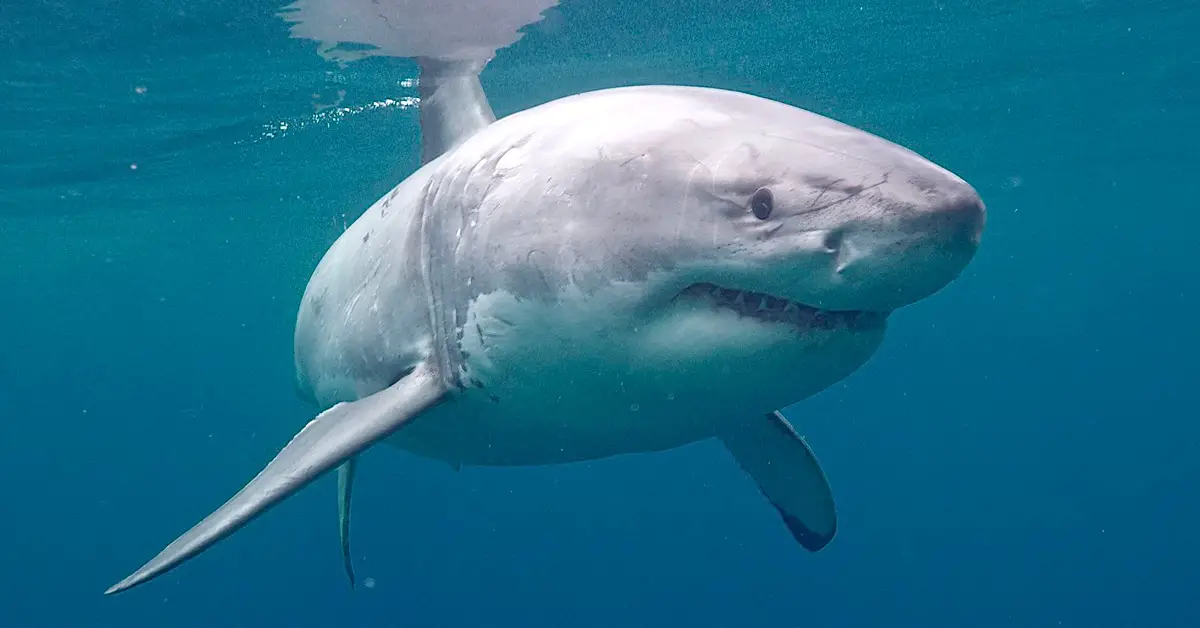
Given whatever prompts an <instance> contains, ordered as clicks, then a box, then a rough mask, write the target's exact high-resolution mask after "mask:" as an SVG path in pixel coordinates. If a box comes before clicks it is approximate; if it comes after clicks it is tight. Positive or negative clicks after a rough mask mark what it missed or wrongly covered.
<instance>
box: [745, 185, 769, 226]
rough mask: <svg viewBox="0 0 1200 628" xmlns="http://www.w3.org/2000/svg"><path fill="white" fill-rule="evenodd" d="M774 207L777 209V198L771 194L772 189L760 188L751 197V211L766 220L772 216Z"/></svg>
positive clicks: (755, 215)
mask: <svg viewBox="0 0 1200 628" xmlns="http://www.w3.org/2000/svg"><path fill="white" fill-rule="evenodd" d="M773 209H775V198H774V197H773V196H772V195H771V190H768V189H767V188H758V191H757V192H755V193H754V196H751V197H750V211H752V212H754V217H755V218H757V219H759V220H766V219H768V218H770V217H771V210H773Z"/></svg>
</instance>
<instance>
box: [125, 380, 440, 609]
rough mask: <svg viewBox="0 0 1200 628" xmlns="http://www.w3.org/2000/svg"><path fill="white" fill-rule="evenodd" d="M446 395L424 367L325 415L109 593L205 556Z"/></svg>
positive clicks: (316, 419) (303, 430)
mask: <svg viewBox="0 0 1200 628" xmlns="http://www.w3.org/2000/svg"><path fill="white" fill-rule="evenodd" d="M445 394H446V386H445V384H444V383H443V382H442V380H441V378H440V377H438V375H437V374H436V373H435V372H434V371H433V369H431V368H429V367H428V366H427V365H421V366H418V367H417V368H416V369H414V370H413V371H412V372H411V373H409V374H408V375H406V376H404V377H403V378H401V379H400V381H398V382H396V383H395V384H393V385H391V386H390V387H388V388H385V389H383V390H381V391H379V392H377V393H375V394H373V395H371V396H369V397H364V398H362V399H359V400H358V401H354V402H350V403H339V404H338V405H336V406H333V407H332V408H330V409H328V410H326V411H324V412H322V413H321V414H319V415H317V418H315V419H313V420H312V421H311V422H309V424H308V425H306V426H304V429H302V430H300V432H299V433H298V434H296V436H294V437H293V438H292V440H291V442H289V443H288V444H287V446H286V447H284V448H283V450H282V451H280V452H279V454H278V455H276V456H275V459H274V460H272V461H271V462H270V463H268V464H267V466H266V468H264V469H263V470H262V471H261V472H259V474H258V475H257V476H255V478H254V479H253V480H251V481H250V483H249V484H247V485H246V486H245V487H244V488H242V490H241V491H239V492H238V493H237V494H236V495H234V496H233V498H231V499H230V500H229V501H227V502H225V504H224V505H222V506H221V507H220V508H218V509H217V510H216V511H215V512H213V513H212V514H210V515H209V516H208V517H206V518H205V519H204V520H203V521H201V522H200V523H198V524H196V526H195V527H193V528H192V529H191V530H188V531H187V532H186V533H184V534H183V536H180V537H179V538H178V539H175V541H173V542H172V543H171V544H170V545H168V546H167V547H166V548H165V549H163V550H162V552H160V553H159V554H158V556H155V557H154V558H153V559H151V560H150V562H148V563H146V564H145V565H143V566H142V567H141V568H140V569H138V570H137V571H135V572H134V573H133V574H131V575H130V576H129V577H127V578H125V579H124V580H122V581H120V582H118V583H117V584H114V585H113V586H112V587H110V588H109V589H108V590H107V591H105V594H106V595H107V594H112V593H117V592H120V591H124V590H126V589H129V588H131V587H134V586H137V585H139V584H141V583H143V582H146V581H147V580H150V579H152V578H155V577H157V576H159V575H161V574H163V573H166V572H167V571H169V570H171V569H173V568H175V567H176V566H178V565H179V564H181V563H183V562H184V561H186V560H188V559H189V558H191V557H193V556H195V555H197V554H199V553H200V552H203V551H204V550H205V549H208V548H209V547H211V546H212V545H213V544H215V543H216V542H217V541H220V540H221V539H223V538H225V537H227V536H229V535H230V534H232V533H233V532H234V531H236V530H238V529H239V528H241V527H242V526H244V525H246V524H247V523H249V522H250V521H251V520H253V519H254V518H255V517H257V516H259V515H261V514H262V513H264V512H266V511H267V510H268V509H269V508H271V507H272V506H274V505H275V504H278V503H279V502H281V501H283V500H284V499H285V498H287V497H288V496H289V495H291V494H293V493H295V492H296V491H298V490H300V489H301V488H303V487H304V486H305V485H307V484H309V483H310V482H312V481H313V480H315V479H316V478H317V477H319V476H320V475H321V474H323V473H325V472H326V471H329V470H330V469H332V468H333V467H335V466H337V465H339V464H341V463H342V462H344V461H346V460H348V459H350V458H352V457H353V456H355V455H356V454H358V453H359V452H361V451H363V450H364V449H366V448H367V447H369V446H371V445H372V444H373V443H375V442H377V441H380V440H382V439H384V438H386V437H387V436H389V435H390V434H392V433H393V432H395V431H396V430H398V429H400V428H401V427H403V426H404V425H405V424H407V423H408V422H409V421H411V420H412V419H413V418H414V417H416V416H418V415H419V414H421V412H423V411H425V410H427V409H428V408H430V407H432V406H434V405H436V404H437V403H438V402H439V401H441V400H442V399H443V398H444V396H445Z"/></svg>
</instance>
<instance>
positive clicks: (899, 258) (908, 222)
mask: <svg viewBox="0 0 1200 628" xmlns="http://www.w3.org/2000/svg"><path fill="white" fill-rule="evenodd" d="M986 213H987V211H986V209H985V207H984V204H983V200H982V199H981V198H980V197H979V195H978V194H977V193H976V192H975V190H974V189H972V188H971V187H970V186H969V185H967V184H966V183H961V184H958V183H956V184H954V185H951V186H948V187H944V188H942V189H939V190H937V192H936V194H929V195H928V196H927V198H926V199H924V200H923V201H922V202H905V203H897V204H895V205H893V206H890V207H887V208H886V210H885V211H884V212H883V217H882V219H877V220H863V221H861V222H857V223H855V224H851V225H847V226H846V227H845V228H844V229H843V230H842V232H841V233H840V234H839V237H837V238H834V239H832V242H833V244H834V248H835V250H834V251H833V255H834V264H835V272H836V275H837V280H836V281H835V285H836V286H837V287H836V288H835V289H834V290H832V291H831V292H830V294H829V303H828V304H827V306H829V307H853V308H856V309H865V310H872V311H891V310H895V309H897V308H900V307H903V306H905V305H909V304H911V303H914V302H916V301H919V300H921V299H924V298H926V297H928V296H930V295H932V294H934V293H935V292H937V291H938V290H941V289H942V288H943V287H945V286H946V285H947V284H949V283H950V282H951V281H953V280H954V279H955V278H957V277H958V276H959V274H961V273H962V271H963V269H964V268H966V266H967V264H968V263H970V261H971V259H972V258H974V256H975V251H976V250H977V249H978V248H979V244H980V241H981V238H982V235H983V228H984V223H985V221H986Z"/></svg>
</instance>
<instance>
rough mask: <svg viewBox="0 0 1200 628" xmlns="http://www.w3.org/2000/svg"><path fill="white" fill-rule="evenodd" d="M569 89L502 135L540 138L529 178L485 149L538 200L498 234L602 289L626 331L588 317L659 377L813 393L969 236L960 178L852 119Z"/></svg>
mask: <svg viewBox="0 0 1200 628" xmlns="http://www.w3.org/2000/svg"><path fill="white" fill-rule="evenodd" d="M576 98H577V99H578V100H577V102H576V104H575V105H574V107H575V109H574V110H572V111H571V116H570V117H568V116H566V115H565V114H564V116H563V119H562V123H561V125H559V124H556V120H555V118H554V113H555V112H554V110H550V111H549V112H542V113H540V115H541V117H540V118H539V123H540V128H542V129H543V130H544V131H543V132H544V133H545V135H544V136H543V137H542V139H537V138H535V139H534V140H533V141H531V142H530V143H529V144H528V145H526V146H524V147H523V149H522V150H524V151H525V152H526V153H532V152H535V151H536V153H537V154H539V155H542V156H543V157H545V156H546V155H548V154H555V158H554V159H553V160H548V159H543V160H540V161H539V162H538V175H539V178H537V179H535V178H533V177H528V178H527V179H526V176H525V175H523V174H521V167H522V166H523V165H524V164H525V163H529V162H528V161H526V160H525V159H524V158H521V157H516V158H514V157H512V156H511V155H509V156H507V157H505V158H503V159H501V161H502V162H503V161H505V160H506V159H507V160H511V162H510V163H512V164H514V165H516V166H517V168H516V169H514V170H511V171H505V170H504V167H503V166H504V165H505V164H503V163H502V164H501V168H500V170H501V171H502V172H506V174H508V175H509V176H510V177H511V179H510V178H506V179H504V183H502V184H501V188H500V189H502V190H503V188H504V186H505V185H506V184H507V183H509V182H510V181H512V180H515V181H520V180H522V179H526V180H525V183H526V184H529V185H531V186H532V187H526V188H525V189H526V190H528V192H526V193H527V194H528V195H529V199H530V200H529V201H528V202H530V203H533V202H537V203H540V204H542V205H544V206H546V207H547V209H544V210H542V212H541V213H540V214H539V215H538V221H535V222H530V220H529V219H528V218H526V219H525V223H524V224H523V225H522V226H521V227H520V228H519V230H518V229H509V230H508V231H507V232H508V233H509V234H512V233H513V232H514V231H519V233H521V234H524V237H527V238H529V239H527V240H526V239H523V240H520V241H518V242H515V243H514V246H515V247H517V248H519V249H520V250H523V251H532V252H534V255H533V257H536V258H537V259H538V260H541V261H543V262H545V263H543V264H541V266H540V267H539V268H538V269H537V273H536V276H537V278H538V280H539V281H546V283H549V284H551V285H554V284H558V285H559V286H562V285H564V284H573V285H575V286H579V287H580V288H581V290H580V292H582V293H583V294H588V293H593V294H602V293H603V290H602V289H599V288H596V287H595V286H603V285H612V286H619V288H614V289H613V290H611V291H610V295H611V294H619V295H621V296H620V297H619V298H617V297H611V296H609V297H605V298H598V299H595V300H594V301H593V302H592V305H594V306H595V307H594V308H592V309H590V310H588V311H590V312H594V313H597V314H595V316H601V315H603V316H608V317H610V318H609V319H608V320H613V321H634V323H632V327H633V328H634V329H635V330H636V331H635V332H634V333H632V334H630V335H629V336H628V337H626V338H622V337H620V336H619V335H615V334H607V333H606V332H605V331H604V330H602V329H600V328H599V326H597V327H595V328H593V329H590V330H589V332H588V333H589V334H592V335H593V336H595V337H596V338H602V339H604V340H603V341H604V342H608V341H609V340H611V341H612V342H613V343H614V344H615V343H624V344H626V345H627V346H631V347H634V355H633V356H632V357H633V362H634V363H636V364H644V365H646V366H647V367H648V368H651V369H655V370H657V371H658V372H663V371H668V370H669V371H670V372H672V373H675V374H677V375H678V377H677V379H678V382H676V383H673V384H672V385H673V386H676V387H678V386H689V387H695V388H697V390H698V392H703V391H705V390H714V391H715V390H717V389H720V388H722V386H721V384H722V382H728V381H730V379H731V378H732V379H735V380H736V379H737V378H746V379H742V380H740V381H753V382H755V386H753V387H745V386H742V387H740V389H739V390H737V391H736V394H747V395H751V394H752V395H757V396H760V397H765V399H764V403H779V402H782V403H788V402H790V401H795V400H798V399H799V398H802V397H804V396H807V395H810V394H813V393H815V392H817V391H819V390H821V389H823V388H825V387H827V386H829V385H830V384H832V383H834V382H836V381H837V380H839V379H841V378H843V377H845V376H846V375H848V374H849V373H851V372H853V371H854V370H855V369H857V368H858V367H859V366H861V365H862V364H863V363H864V362H865V361H866V360H867V359H868V358H869V357H870V355H871V354H872V353H873V352H874V351H875V349H876V348H877V347H878V345H879V343H880V341H881V340H882V337H883V331H884V326H885V323H886V320H887V316H888V314H889V313H891V312H892V311H894V310H896V309H897V308H900V307H903V306H905V305H908V304H911V303H913V302H916V301H918V300H921V299H923V298H925V297H928V296H930V295H931V294H933V293H935V292H937V291H938V290H940V289H941V288H942V287H944V286H945V285H947V284H948V283H949V282H950V281H952V280H953V279H954V278H955V277H957V276H958V275H959V274H960V273H961V272H962V271H963V269H964V267H965V266H966V265H967V264H968V262H969V261H970V260H971V259H972V257H973V256H974V254H975V251H976V248H977V247H978V246H979V242H980V235H981V232H982V230H983V226H984V216H985V210H984V205H983V203H982V201H981V200H980V198H979V196H978V194H976V192H975V190H974V189H972V187H971V186H970V185H968V184H967V183H966V182H964V181H963V180H962V179H960V178H959V177H957V176H955V175H954V174H952V173H950V172H949V171H947V170H945V169H944V168H941V167H939V166H937V165H935V164H933V163H931V162H930V161H928V160H927V159H925V158H923V157H921V156H920V155H918V154H916V153H914V152H912V151H910V150H908V149H905V148H903V147H901V146H898V145H896V144H893V143H891V142H888V141H886V140H884V139H881V138H879V137H877V136H875V135H872V134H869V133H867V132H864V131H861V130H859V129H855V128H853V127H849V126H847V125H844V124H841V123H838V122H835V121H833V120H830V119H828V118H825V117H822V116H818V115H816V114H813V113H810V112H807V111H804V110H801V109H798V108H795V107H791V106H788V105H785V104H782V103H778V102H774V101H770V100H766V99H762V98H757V97H754V96H749V95H746V94H740V93H735V92H726V91H719V90H708V89H699V88H683V87H655V88H629V89H628V90H627V91H623V90H610V91H608V92H605V93H603V94H593V95H586V94H585V95H583V96H580V97H576ZM568 100H570V99H564V101H563V102H566V101H568ZM589 108H590V109H589ZM580 109H582V110H584V113H582V114H581V113H580V111H579V110H580ZM528 113H533V112H528ZM580 116H583V117H586V118H587V119H588V120H589V121H590V124H582V123H580V122H579V120H578V118H579V117H580ZM546 129H548V130H546ZM547 161H552V162H553V164H554V165H552V166H547V165H546V162H547ZM532 184H536V185H532ZM501 194H504V192H503V191H502V192H501ZM508 200H510V201H511V200H512V199H511V198H510V199H508ZM509 227H511V225H509ZM509 237H513V236H512V235H510V236H509ZM508 257H509V258H510V259H515V258H516V252H512V255H510V256H508ZM521 259H527V258H521ZM560 292H561V290H560ZM601 304H603V306H601ZM589 307H590V306H589ZM581 311H582V310H581ZM579 318H580V321H581V322H580V324H579V325H578V327H579V328H581V329H588V325H587V324H585V322H583V321H584V318H585V317H584V316H583V315H581V316H580V317H579ZM589 320H592V319H589ZM614 326H615V325H609V327H610V328H611V327H614ZM598 342H599V341H598ZM724 388H725V389H729V388H730V387H729V386H725V387H724ZM735 396H736V395H735ZM734 401H739V400H734ZM740 401H745V400H740Z"/></svg>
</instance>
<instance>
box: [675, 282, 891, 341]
mask: <svg viewBox="0 0 1200 628" xmlns="http://www.w3.org/2000/svg"><path fill="white" fill-rule="evenodd" d="M676 299H677V300H681V299H682V300H687V301H692V302H699V303H707V304H709V305H710V306H711V307H714V308H719V309H724V310H731V311H733V312H736V313H737V314H738V315H739V316H744V317H748V318H753V319H756V320H759V321H762V322H765V323H777V324H781V325H791V326H793V327H796V328H798V329H801V330H806V331H807V330H821V331H837V330H847V331H857V330H867V329H873V328H877V327H879V326H880V325H881V324H883V322H884V320H885V319H886V318H887V313H886V312H869V311H864V310H823V309H820V308H816V307H812V306H811V305H805V304H803V303H799V302H796V301H791V300H788V299H783V298H780V297H777V296H773V295H770V294H765V293H762V292H752V291H749V290H736V289H733V288H725V287H722V286H718V285H715V284H711V283H694V284H692V285H690V286H688V287H687V288H684V289H683V291H682V292H680V293H679V295H678V296H676Z"/></svg>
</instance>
